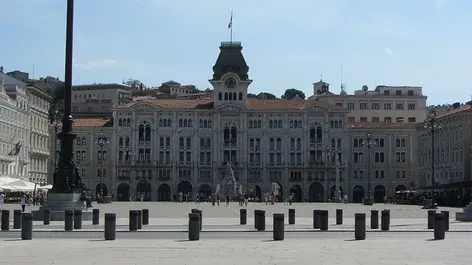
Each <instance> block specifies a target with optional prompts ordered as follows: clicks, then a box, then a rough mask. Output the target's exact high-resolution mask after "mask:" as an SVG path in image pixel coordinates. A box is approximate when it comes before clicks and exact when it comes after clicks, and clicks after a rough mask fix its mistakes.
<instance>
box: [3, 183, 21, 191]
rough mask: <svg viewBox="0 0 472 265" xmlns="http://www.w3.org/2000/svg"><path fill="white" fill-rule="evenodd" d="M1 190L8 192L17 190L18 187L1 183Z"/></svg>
mask: <svg viewBox="0 0 472 265" xmlns="http://www.w3.org/2000/svg"><path fill="white" fill-rule="evenodd" d="M0 190H1V191H8V192H15V191H17V189H16V188H15V187H12V186H9V185H6V184H0Z"/></svg>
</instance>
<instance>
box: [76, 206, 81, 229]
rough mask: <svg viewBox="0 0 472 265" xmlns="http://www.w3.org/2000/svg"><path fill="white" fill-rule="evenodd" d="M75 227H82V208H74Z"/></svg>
mask: <svg viewBox="0 0 472 265" xmlns="http://www.w3.org/2000/svg"><path fill="white" fill-rule="evenodd" d="M74 229H82V210H74Z"/></svg>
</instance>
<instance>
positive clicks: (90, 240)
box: [88, 239, 113, 242]
mask: <svg viewBox="0 0 472 265" xmlns="http://www.w3.org/2000/svg"><path fill="white" fill-rule="evenodd" d="M103 241H113V240H105V239H89V240H88V242H103Z"/></svg>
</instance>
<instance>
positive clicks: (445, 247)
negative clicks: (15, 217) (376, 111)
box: [0, 236, 472, 265]
mask: <svg viewBox="0 0 472 265" xmlns="http://www.w3.org/2000/svg"><path fill="white" fill-rule="evenodd" d="M428 238H429V237H421V236H418V237H410V238H393V237H392V238H388V239H385V238H383V239H381V240H379V239H369V238H368V239H367V240H365V241H353V240H349V239H348V240H346V239H302V240H301V239H286V240H284V241H277V242H276V241H271V240H244V239H237V238H236V239H214V240H211V239H209V240H200V241H193V242H190V241H185V240H166V239H161V240H151V239H141V240H134V239H129V240H116V241H102V240H84V239H81V240H65V239H37V240H35V239H33V240H32V241H21V240H20V241H18V240H4V241H1V242H0V262H1V264H15V265H26V264H28V265H29V264H33V263H34V264H35V265H50V264H57V265H61V264H67V265H83V264H90V265H95V264H97V265H103V264H116V265H119V264H127V265H130V264H137V265H146V264H172V265H174V264H175V265H180V264H188V265H200V264H204V265H208V264H212V265H213V264H214V265H217V264H224V265H232V264H237V265H241V264H248V265H249V264H262V265H264V264H278V265H285V264H297V265H304V264H343V265H344V264H345V265H351V264H362V265H370V264H375V265H377V264H383V265H390V264H392V265H394V264H395V265H399V264H401V265H409V264H428V265H435V264H438V265H439V264H440V265H444V264H451V265H452V264H466V263H470V260H471V259H472V252H471V251H470V248H469V243H470V239H468V238H467V237H464V238H461V237H458V238H446V240H441V241H432V240H429V239H428Z"/></svg>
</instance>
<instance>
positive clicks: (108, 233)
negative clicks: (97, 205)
mask: <svg viewBox="0 0 472 265" xmlns="http://www.w3.org/2000/svg"><path fill="white" fill-rule="evenodd" d="M115 238H116V214H115V213H106V214H105V240H115Z"/></svg>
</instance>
